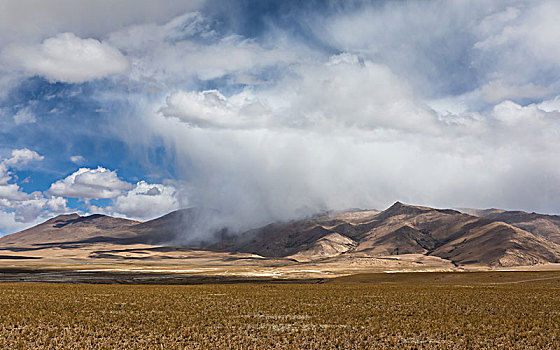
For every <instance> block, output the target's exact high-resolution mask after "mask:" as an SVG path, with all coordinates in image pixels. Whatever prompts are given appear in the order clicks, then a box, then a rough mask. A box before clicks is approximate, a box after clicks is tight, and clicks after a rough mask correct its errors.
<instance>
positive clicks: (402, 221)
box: [0, 202, 560, 268]
mask: <svg viewBox="0 0 560 350" xmlns="http://www.w3.org/2000/svg"><path fill="white" fill-rule="evenodd" d="M202 214H204V212H203V211H201V210H200V209H196V208H190V209H182V210H178V211H174V212H171V213H169V214H167V215H164V216H162V217H160V218H157V219H154V220H150V221H146V222H140V221H134V220H128V219H122V218H115V217H110V216H105V215H99V214H95V215H89V216H80V215H78V214H70V215H60V216H57V217H55V218H52V219H50V220H48V221H46V222H44V223H42V224H39V225H37V226H35V227H32V228H29V229H27V230H24V231H20V232H17V233H14V234H11V235H7V236H4V237H2V238H0V254H3V255H1V256H4V258H9V257H10V256H11V255H10V254H15V252H18V254H21V253H22V252H34V254H35V256H38V258H41V254H40V252H41V250H47V249H50V250H51V253H52V249H57V250H56V251H59V252H61V251H65V250H67V251H69V249H80V248H84V247H88V246H90V245H91V246H93V245H99V244H105V245H112V246H113V247H115V246H118V247H120V248H122V249H120V250H118V251H126V250H127V249H126V247H133V246H134V247H136V246H138V245H142V247H143V249H148V248H147V247H153V249H159V251H162V249H164V250H165V251H167V252H169V251H173V250H176V251H180V252H182V254H183V257H184V256H185V254H187V255H188V252H189V251H193V252H195V251H196V252H198V253H200V252H207V253H208V254H230V255H231V254H246V255H243V256H244V257H245V258H246V257H247V256H250V257H253V258H258V259H261V261H266V260H270V261H278V260H283V261H289V262H293V263H309V262H313V263H315V264H317V263H321V262H324V263H334V262H337V263H339V264H342V265H344V264H352V263H353V262H355V261H361V260H360V259H368V258H370V259H381V258H383V259H397V260H398V259H400V258H401V257H407V256H412V257H415V259H420V258H421V259H428V258H430V259H438V260H439V261H443V262H446V263H450V264H452V266H455V267H468V266H483V267H484V266H485V267H488V268H496V267H513V266H531V265H543V264H551V263H559V262H560V216H555V215H544V214H536V213H526V212H521V211H505V210H499V209H486V210H476V209H461V210H453V209H435V208H429V207H422V206H415V205H407V204H403V203H400V202H397V203H395V204H393V205H392V206H391V207H389V208H388V209H386V210H384V211H377V210H358V209H355V210H348V211H343V212H328V213H323V214H319V215H316V216H313V217H310V218H306V219H300V220H293V221H288V222H278V223H270V224H268V225H266V226H263V227H259V228H255V229H252V230H248V231H244V232H238V233H235V234H234V233H232V232H230V231H228V230H227V229H226V228H224V229H221V230H215V232H214V233H213V234H212V235H210V236H206V237H204V239H200V238H196V232H195V231H196V229H197V225H199V224H200V218H201V215H202ZM202 216H203V215H202ZM129 250H130V251H132V249H129ZM113 251H117V249H113ZM6 252H8V253H10V254H4V253H6ZM89 254H90V255H89V257H98V258H99V257H100V256H102V255H100V254H99V252H97V255H95V254H94V252H91V253H89ZM103 256H107V255H103ZM112 256H115V255H112Z"/></svg>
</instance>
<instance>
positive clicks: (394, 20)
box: [0, 0, 560, 235]
mask: <svg viewBox="0 0 560 350" xmlns="http://www.w3.org/2000/svg"><path fill="white" fill-rule="evenodd" d="M558 18H560V2H558V1H498V0H495V1H494V0H484V1H477V0H469V1H467V0H465V1H453V0H450V1H448V0H445V1H443V0H442V1H295V0H294V1H291V0H285V1H270V0H254V1H249V0H231V1H230V0H206V1H205V0H193V1H172V0H169V1H164V0H157V1H156V0H153V1H151V0H120V1H118V2H114V1H109V0H98V1H80V0H18V1H15V0H0V235H3V234H8V233H11V232H15V231H18V230H21V229H25V228H27V227H31V226H33V225H35V224H37V223H40V222H42V221H45V220H47V219H49V218H51V217H53V216H56V215H59V214H63V213H71V212H78V213H80V214H82V215H86V214H93V213H101V214H107V215H114V216H119V217H125V218H131V219H137V220H149V219H152V218H155V217H158V216H160V215H163V214H166V213H168V212H170V211H172V210H175V209H179V208H187V207H201V208H208V209H211V212H213V213H217V214H216V215H215V217H213V218H208V217H206V218H205V220H206V221H209V223H207V225H206V226H208V227H211V226H228V227H230V228H231V229H232V230H233V231H235V230H244V229H247V228H251V227H256V226H258V225H262V224H265V223H268V222H271V221H275V220H288V219H293V218H300V217H305V216H309V215H312V214H314V213H317V212H321V211H324V210H341V209H347V208H376V209H384V208H386V207H388V206H389V205H391V204H392V203H394V202H395V201H401V202H406V203H411V204H419V205H427V206H434V207H445V208H449V207H455V208H457V207H470V208H490V207H497V208H504V209H520V210H526V211H536V212H542V213H560V161H559V159H558V158H559V156H558V155H559V154H560V40H558V33H560V22H559V21H558V20H557V19H558ZM202 231H204V229H202ZM201 234H203V233H201Z"/></svg>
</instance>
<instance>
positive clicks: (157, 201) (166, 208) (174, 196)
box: [109, 181, 181, 219]
mask: <svg viewBox="0 0 560 350" xmlns="http://www.w3.org/2000/svg"><path fill="white" fill-rule="evenodd" d="M179 208H181V201H180V199H179V191H178V190H177V188H175V187H174V186H171V185H163V184H150V183H147V182H145V181H140V182H138V183H137V184H136V185H135V186H134V188H132V189H131V190H130V191H128V192H126V193H125V194H123V195H121V196H118V197H117V198H115V200H114V204H113V206H112V207H111V208H109V209H110V210H111V211H112V212H113V213H114V214H116V215H119V216H126V217H128V218H135V219H152V218H155V217H158V216H161V215H164V214H167V213H169V212H171V211H173V210H176V209H179Z"/></svg>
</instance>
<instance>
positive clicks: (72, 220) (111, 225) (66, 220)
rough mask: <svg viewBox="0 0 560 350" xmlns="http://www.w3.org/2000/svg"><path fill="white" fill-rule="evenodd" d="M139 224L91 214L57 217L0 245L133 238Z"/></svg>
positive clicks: (0, 240) (16, 234) (3, 240)
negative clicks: (135, 227) (132, 229)
mask: <svg viewBox="0 0 560 350" xmlns="http://www.w3.org/2000/svg"><path fill="white" fill-rule="evenodd" d="M138 223H139V221H134V220H128V219H122V218H114V217H110V216H106V215H100V214H94V215H89V216H80V215H78V214H69V215H59V216H57V217H54V218H52V219H50V220H47V221H45V222H44V223H42V224H39V225H37V226H34V227H31V228H29V229H27V230H23V231H20V232H17V233H14V234H11V235H7V236H4V237H2V238H0V246H5V245H38V244H60V243H70V242H77V241H84V240H92V239H96V240H100V241H103V240H111V239H122V238H126V237H130V236H134V235H135V233H134V232H132V231H130V229H131V228H132V227H133V226H135V225H137V224H138Z"/></svg>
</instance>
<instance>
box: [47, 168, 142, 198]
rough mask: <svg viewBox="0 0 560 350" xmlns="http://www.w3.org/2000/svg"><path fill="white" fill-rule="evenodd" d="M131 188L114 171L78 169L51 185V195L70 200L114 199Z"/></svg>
mask: <svg viewBox="0 0 560 350" xmlns="http://www.w3.org/2000/svg"><path fill="white" fill-rule="evenodd" d="M131 188H132V185H131V184H130V183H128V182H125V181H122V180H121V179H119V177H118V176H117V172H116V171H111V170H108V169H105V168H103V167H100V166H99V167H97V169H89V168H80V169H78V170H77V171H76V172H74V173H72V174H70V175H68V176H67V177H66V178H64V179H62V180H59V181H56V182H55V183H53V184H51V187H50V189H49V192H50V193H51V194H54V195H57V196H63V197H72V198H115V197H117V196H119V195H120V194H122V193H123V192H124V191H126V190H129V189H131Z"/></svg>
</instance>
